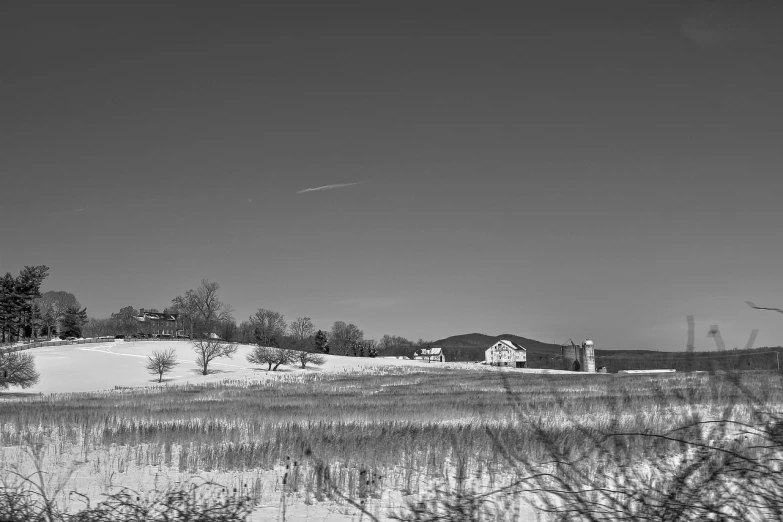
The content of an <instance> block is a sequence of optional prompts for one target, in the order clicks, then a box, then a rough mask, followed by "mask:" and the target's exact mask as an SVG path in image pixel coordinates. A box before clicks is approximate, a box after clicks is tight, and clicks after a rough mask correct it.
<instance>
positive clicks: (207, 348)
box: [193, 339, 239, 375]
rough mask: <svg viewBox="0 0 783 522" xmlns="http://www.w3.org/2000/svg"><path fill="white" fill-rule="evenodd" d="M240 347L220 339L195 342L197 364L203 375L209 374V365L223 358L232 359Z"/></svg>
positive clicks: (194, 349)
mask: <svg viewBox="0 0 783 522" xmlns="http://www.w3.org/2000/svg"><path fill="white" fill-rule="evenodd" d="M238 349H239V347H238V346H237V345H236V344H230V343H227V342H224V341H220V340H219V339H197V340H195V341H193V351H194V352H196V355H198V357H197V358H196V364H198V365H199V366H200V367H201V374H202V375H208V374H209V363H211V362H212V361H214V360H215V359H219V358H221V357H228V358H229V359H231V357H232V356H233V355H234V354H235V353H237V350H238Z"/></svg>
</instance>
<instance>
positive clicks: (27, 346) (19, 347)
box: [0, 338, 116, 353]
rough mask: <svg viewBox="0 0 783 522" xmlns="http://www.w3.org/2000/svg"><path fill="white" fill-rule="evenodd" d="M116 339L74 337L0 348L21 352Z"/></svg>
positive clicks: (0, 350)
mask: <svg viewBox="0 0 783 522" xmlns="http://www.w3.org/2000/svg"><path fill="white" fill-rule="evenodd" d="M115 340H116V339H114V338H112V339H74V340H73V341H63V340H60V341H40V342H37V343H27V344H18V345H16V346H8V347H5V348H0V352H2V353H10V352H21V351H23V350H30V349H32V348H45V347H47V346H64V345H69V344H95V343H113V342H114V341H115Z"/></svg>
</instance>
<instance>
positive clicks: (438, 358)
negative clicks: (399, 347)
mask: <svg viewBox="0 0 783 522" xmlns="http://www.w3.org/2000/svg"><path fill="white" fill-rule="evenodd" d="M413 358H414V359H415V360H417V361H425V362H446V357H445V356H444V355H443V348H422V349H421V350H419V351H417V352H416V353H415V354H414V355H413Z"/></svg>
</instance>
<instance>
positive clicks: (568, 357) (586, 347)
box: [560, 339, 595, 373]
mask: <svg viewBox="0 0 783 522" xmlns="http://www.w3.org/2000/svg"><path fill="white" fill-rule="evenodd" d="M569 343H570V345H569ZM560 354H561V357H562V361H563V369H564V370H570V371H574V372H591V373H592V372H595V347H594V346H593V341H591V340H590V339H585V341H584V342H583V343H582V345H581V346H580V345H577V344H574V342H573V341H572V340H571V339H569V340H568V341H567V342H565V343H563V344H562V345H560Z"/></svg>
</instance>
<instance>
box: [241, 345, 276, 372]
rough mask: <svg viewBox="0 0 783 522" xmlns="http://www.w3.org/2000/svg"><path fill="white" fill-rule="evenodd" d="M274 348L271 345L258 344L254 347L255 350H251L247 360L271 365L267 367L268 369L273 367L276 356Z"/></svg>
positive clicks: (252, 362)
mask: <svg viewBox="0 0 783 522" xmlns="http://www.w3.org/2000/svg"><path fill="white" fill-rule="evenodd" d="M272 350H274V348H273V347H271V346H261V345H258V346H256V347H254V348H253V351H252V352H250V353H249V354H248V356H247V362H249V363H250V364H258V365H259V366H261V365H264V364H267V365H269V367H268V368H267V371H269V370H271V369H272V365H273V364H274V362H275V361H274V356H273V355H272Z"/></svg>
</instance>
